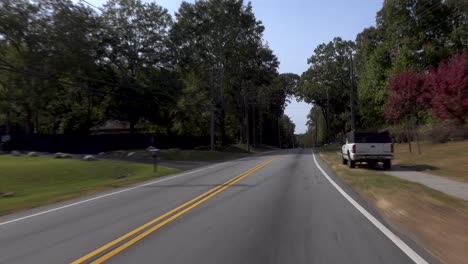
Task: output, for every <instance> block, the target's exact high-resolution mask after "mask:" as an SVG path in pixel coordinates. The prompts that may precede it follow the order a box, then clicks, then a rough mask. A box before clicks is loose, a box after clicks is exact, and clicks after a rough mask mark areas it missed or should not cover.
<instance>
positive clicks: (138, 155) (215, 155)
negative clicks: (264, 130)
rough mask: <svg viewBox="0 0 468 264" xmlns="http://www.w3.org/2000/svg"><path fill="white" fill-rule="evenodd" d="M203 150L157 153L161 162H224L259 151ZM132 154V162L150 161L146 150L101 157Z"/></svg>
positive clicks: (149, 154)
mask: <svg viewBox="0 0 468 264" xmlns="http://www.w3.org/2000/svg"><path fill="white" fill-rule="evenodd" d="M208 149H209V147H208V148H207V150H204V149H201V150H200V149H198V150H184V149H162V150H160V153H159V159H161V160H171V161H208V162H210V161H211V162H216V161H226V160H233V159H238V158H243V157H246V156H248V155H251V154H252V153H257V152H258V153H259V152H260V151H255V152H254V151H253V152H250V153H249V152H247V150H244V149H243V148H242V146H238V145H232V146H228V147H224V148H223V149H222V150H215V151H210V150H208ZM265 151H266V150H265ZM130 152H133V153H134V155H133V156H132V160H135V159H143V160H150V159H151V158H152V157H151V153H150V152H149V151H147V150H142V149H135V150H125V151H123V150H118V151H111V152H107V153H106V154H105V155H104V156H103V157H104V158H106V157H107V158H116V159H125V158H127V154H128V153H130Z"/></svg>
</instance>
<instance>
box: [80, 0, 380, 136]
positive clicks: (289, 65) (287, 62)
mask: <svg viewBox="0 0 468 264" xmlns="http://www.w3.org/2000/svg"><path fill="white" fill-rule="evenodd" d="M78 1H79V0H75V2H78ZM88 2H90V3H91V4H94V5H96V6H101V5H102V4H103V3H105V2H106V0H88ZM155 2H156V3H157V4H159V5H161V6H164V7H165V8H167V9H168V10H169V12H170V13H171V14H174V13H175V12H176V11H177V10H178V8H179V6H180V3H181V2H182V1H181V0H157V1H155ZM188 2H193V1H188ZM245 2H246V3H247V2H248V1H245ZM251 2H252V5H253V10H254V12H255V16H256V17H257V19H258V20H261V21H262V22H263V24H264V26H265V28H266V29H265V33H264V39H265V41H267V42H268V44H269V45H270V48H272V49H273V51H274V52H275V54H276V56H278V58H279V60H280V62H281V64H280V72H281V73H285V72H293V73H297V74H299V75H300V74H301V73H302V72H304V71H305V70H306V69H307V58H309V57H310V56H311V55H312V54H313V51H314V49H315V47H316V46H317V45H319V44H320V43H323V42H328V41H330V40H332V39H333V37H336V36H340V37H342V38H343V39H347V40H355V38H356V35H357V33H359V32H361V31H362V30H363V29H364V28H365V27H369V26H371V25H374V24H375V15H376V13H377V11H378V10H379V9H380V8H381V7H382V3H383V1H382V0H288V1H286V0H252V1H251ZM310 108H311V106H310V105H307V104H306V103H303V102H302V103H297V102H296V101H295V100H292V102H291V104H290V105H288V107H287V108H286V114H287V115H288V116H290V117H291V118H292V120H293V121H294V123H295V124H296V133H304V132H305V131H306V129H307V128H306V122H307V114H308V113H309V110H310Z"/></svg>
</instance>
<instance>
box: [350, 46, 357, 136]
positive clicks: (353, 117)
mask: <svg viewBox="0 0 468 264" xmlns="http://www.w3.org/2000/svg"><path fill="white" fill-rule="evenodd" d="M349 75H350V76H349V79H350V81H351V85H350V87H349V104H350V108H351V130H353V131H355V130H356V110H355V104H354V69H353V51H352V50H349Z"/></svg>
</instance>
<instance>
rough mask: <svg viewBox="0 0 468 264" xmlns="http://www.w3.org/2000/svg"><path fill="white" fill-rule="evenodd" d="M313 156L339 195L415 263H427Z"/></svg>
mask: <svg viewBox="0 0 468 264" xmlns="http://www.w3.org/2000/svg"><path fill="white" fill-rule="evenodd" d="M312 156H313V157H314V162H315V165H317V167H318V169H319V170H320V171H321V172H322V174H323V175H324V176H325V178H327V180H328V181H329V182H330V183H331V184H332V185H333V187H335V188H336V189H337V190H338V192H339V193H341V195H343V196H344V198H346V200H348V202H350V203H351V204H352V205H353V206H354V207H355V208H356V209H357V210H358V211H359V212H360V213H361V214H362V215H364V216H365V217H366V218H367V220H369V221H370V222H371V223H372V224H373V225H374V226H375V227H377V228H378V229H379V230H380V231H381V232H382V233H383V234H384V235H385V236H386V237H387V238H388V239H390V240H391V241H392V242H393V243H394V244H395V245H396V246H397V247H398V248H400V249H401V251H403V252H404V253H405V254H406V255H407V256H408V257H409V258H410V259H411V260H413V261H414V263H417V264H428V262H427V261H426V260H425V259H423V258H422V257H421V256H420V255H419V254H418V253H416V251H414V250H413V249H412V248H410V247H409V246H408V245H407V244H406V243H405V242H404V241H403V240H401V239H400V238H399V237H398V236H397V235H395V234H394V233H393V232H392V231H390V230H389V229H388V228H387V227H386V226H385V225H384V224H382V223H381V222H380V221H379V220H377V219H376V218H375V217H374V216H373V215H372V214H370V213H369V212H368V211H367V210H366V209H364V207H362V206H361V205H360V204H359V203H358V202H356V201H355V200H354V199H353V198H352V197H351V196H349V195H348V194H347V193H346V192H345V191H344V190H343V189H342V188H341V187H340V186H339V185H338V184H337V183H336V182H335V181H333V180H332V178H330V176H328V174H327V173H326V172H325V171H324V170H323V169H322V167H320V165H319V164H318V162H317V159H316V158H315V154H314V153H313V152H312Z"/></svg>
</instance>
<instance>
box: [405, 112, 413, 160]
mask: <svg viewBox="0 0 468 264" xmlns="http://www.w3.org/2000/svg"><path fill="white" fill-rule="evenodd" d="M406 138H407V140H408V148H409V152H410V153H413V149H412V148H411V134H410V128H409V120H408V118H406Z"/></svg>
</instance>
